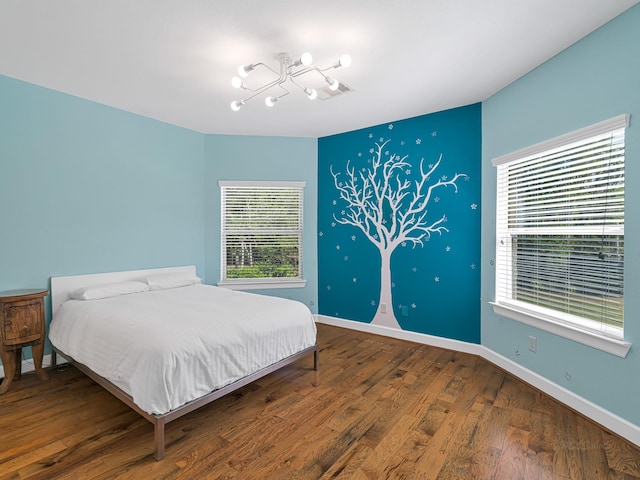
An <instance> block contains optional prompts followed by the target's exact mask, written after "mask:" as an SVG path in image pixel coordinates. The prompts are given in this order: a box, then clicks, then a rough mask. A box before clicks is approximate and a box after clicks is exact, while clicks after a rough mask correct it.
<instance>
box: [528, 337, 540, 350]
mask: <svg viewBox="0 0 640 480" xmlns="http://www.w3.org/2000/svg"><path fill="white" fill-rule="evenodd" d="M537 349H538V340H537V339H536V337H532V336H529V350H531V351H532V352H533V353H535V352H536V350H537Z"/></svg>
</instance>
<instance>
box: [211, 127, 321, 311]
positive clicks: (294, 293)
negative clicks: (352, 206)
mask: <svg viewBox="0 0 640 480" xmlns="http://www.w3.org/2000/svg"><path fill="white" fill-rule="evenodd" d="M317 158H318V141H317V139H315V138H290V137H261V136H235V135H207V136H206V139H205V183H206V185H207V187H206V194H205V195H206V212H207V213H206V216H207V222H206V247H205V251H206V270H207V278H206V280H207V283H211V284H216V283H218V282H219V281H220V244H221V238H220V235H221V231H220V222H221V205H220V187H219V186H218V182H219V181H220V180H260V181H264V180H272V181H301V182H305V183H306V185H305V188H304V198H303V238H302V270H303V272H302V273H303V277H304V279H305V280H306V285H305V287H304V288H285V289H271V290H269V289H267V290H257V291H256V293H262V294H267V295H274V296H280V297H284V298H291V299H294V300H298V301H300V302H303V303H305V304H306V305H307V306H308V307H309V308H310V309H311V311H312V312H314V313H317V303H318V299H317V291H318V284H317V282H318V273H317V254H316V249H317V239H316V232H317V209H316V202H317V195H318V194H317V181H316V174H317Z"/></svg>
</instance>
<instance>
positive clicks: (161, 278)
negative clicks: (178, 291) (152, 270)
mask: <svg viewBox="0 0 640 480" xmlns="http://www.w3.org/2000/svg"><path fill="white" fill-rule="evenodd" d="M200 282H202V280H201V279H200V278H199V277H197V276H195V275H193V274H192V273H183V272H175V273H156V274H154V275H148V276H147V283H148V284H149V290H164V289H166V288H178V287H187V286H189V285H196V284H198V283H200Z"/></svg>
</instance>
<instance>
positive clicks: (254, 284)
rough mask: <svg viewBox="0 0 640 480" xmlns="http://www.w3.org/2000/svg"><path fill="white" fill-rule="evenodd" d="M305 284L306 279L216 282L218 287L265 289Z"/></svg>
mask: <svg viewBox="0 0 640 480" xmlns="http://www.w3.org/2000/svg"><path fill="white" fill-rule="evenodd" d="M306 284H307V281H306V280H301V279H294V280H272V279H269V280H251V279H249V280H235V281H233V280H225V281H223V282H220V283H218V286H219V287H223V288H228V289H229V290H266V289H272V288H273V289H277V288H303V287H304V286H305V285H306Z"/></svg>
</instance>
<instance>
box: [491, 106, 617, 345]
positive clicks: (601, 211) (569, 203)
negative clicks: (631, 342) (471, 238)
mask: <svg viewBox="0 0 640 480" xmlns="http://www.w3.org/2000/svg"><path fill="white" fill-rule="evenodd" d="M627 122H628V117H627V116H621V117H616V118H615V119H612V120H610V121H607V122H603V123H601V124H598V125H595V126H592V127H588V128H587V129H583V130H580V131H578V132H574V133H573V134H569V135H565V136H563V137H559V138H558V139H554V140H552V141H550V142H545V143H544V144H541V145H539V146H537V147H532V148H530V149H527V151H525V152H520V154H518V153H516V154H511V155H509V156H506V157H502V158H500V159H496V160H494V165H496V166H497V170H498V172H497V222H496V225H497V229H496V239H497V245H496V269H497V270H496V302H497V303H498V304H500V303H502V304H507V305H513V306H516V307H518V308H521V309H524V310H527V311H530V312H534V313H535V314H538V315H539V316H540V317H542V318H548V319H551V320H553V321H559V322H562V323H566V324H570V325H573V326H578V327H579V328H582V329H587V330H589V331H592V332H597V333H599V334H604V335H608V336H613V337H616V338H622V337H623V325H624V275H623V274H624V134H625V128H624V127H625V126H626V125H627ZM523 153H524V156H522V154H523Z"/></svg>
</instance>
